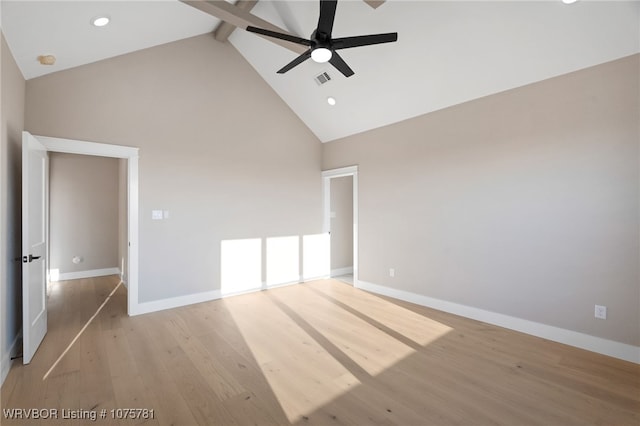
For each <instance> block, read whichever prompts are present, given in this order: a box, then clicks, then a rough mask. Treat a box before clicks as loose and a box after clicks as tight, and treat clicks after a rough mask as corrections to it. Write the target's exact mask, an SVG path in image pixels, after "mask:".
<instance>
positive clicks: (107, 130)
mask: <svg viewBox="0 0 640 426" xmlns="http://www.w3.org/2000/svg"><path fill="white" fill-rule="evenodd" d="M26 128H27V130H29V131H30V132H31V133H33V134H37V135H46V136H53V137H64V138H69V139H79V140H88V141H94V142H103V143H111V144H119V145H128V146H136V147H139V148H140V161H139V167H140V171H139V173H140V175H139V184H140V284H139V291H140V293H139V300H140V302H147V301H153V300H160V299H164V298H170V297H176V296H182V295H188V294H194V293H199V292H205V291H211V290H216V289H219V288H220V258H221V253H220V251H221V250H220V247H221V241H222V240H227V239H242V238H266V237H272V236H292V235H305V234H315V233H319V232H321V229H322V208H321V205H322V196H321V195H322V181H321V174H320V172H321V149H322V147H321V144H320V142H319V141H318V140H317V138H316V137H315V136H314V135H313V134H312V133H311V132H310V131H309V130H308V129H307V128H306V127H305V126H304V124H303V123H302V122H301V121H300V120H299V119H298V118H297V116H296V115H295V114H294V113H293V112H292V111H291V110H290V109H289V107H288V106H287V105H286V104H285V103H284V102H282V100H281V99H280V98H279V97H278V96H277V95H276V94H275V93H274V92H273V90H272V89H271V88H270V87H269V86H268V85H267V84H266V83H265V82H264V80H263V79H262V78H261V77H260V76H259V75H258V74H257V73H256V72H255V71H254V70H253V68H252V67H251V66H250V65H249V64H248V63H247V62H246V61H245V60H244V58H242V56H241V55H240V54H239V53H238V52H237V51H236V50H235V49H234V48H233V47H232V46H231V45H229V44H223V43H219V42H216V41H215V40H214V39H213V38H212V37H211V35H203V36H199V37H194V38H190V39H186V40H182V41H178V42H175V43H171V44H166V45H162V46H158V47H154V48H150V49H147V50H143V51H139V52H135V53H131V54H128V55H123V56H120V57H116V58H113V59H110V60H106V61H101V62H97V63H93V64H90V65H86V66H83V67H78V68H74V69H71V70H67V71H62V72H58V73H55V74H51V75H47V76H43V77H40V78H36V79H32V80H29V81H28V82H27V88H26ZM152 210H167V211H168V212H169V218H168V219H166V220H151V211H152Z"/></svg>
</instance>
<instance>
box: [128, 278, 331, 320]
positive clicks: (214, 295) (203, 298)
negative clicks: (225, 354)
mask: <svg viewBox="0 0 640 426" xmlns="http://www.w3.org/2000/svg"><path fill="white" fill-rule="evenodd" d="M321 278H327V277H321ZM315 279H317V278H311V279H310V278H307V279H305V280H303V279H302V277H300V281H291V282H285V283H278V284H269V285H267V284H266V283H263V284H262V287H260V288H251V289H247V290H241V291H235V292H228V293H224V294H223V293H222V290H212V291H205V292H202V293H196V294H189V295H186V296H178V297H172V298H170V299H162V300H154V301H152V302H143V303H138V305H137V307H136V308H135V310H134V311H133V312H131V313H130V315H142V314H150V313H152V312H157V311H163V310H165V309H173V308H179V307H181V306H187V305H193V304H195V303H203V302H210V301H212V300H217V299H221V298H224V297H232V296H239V295H241V294H248V293H256V292H258V291H263V290H269V289H275V288H279V287H286V286H290V285H297V284H300V283H302V282H305V281H312V280H315Z"/></svg>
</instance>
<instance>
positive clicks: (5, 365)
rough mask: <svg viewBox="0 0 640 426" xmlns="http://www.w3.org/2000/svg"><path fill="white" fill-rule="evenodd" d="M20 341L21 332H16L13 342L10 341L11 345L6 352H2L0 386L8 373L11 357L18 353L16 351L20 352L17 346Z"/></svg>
mask: <svg viewBox="0 0 640 426" xmlns="http://www.w3.org/2000/svg"><path fill="white" fill-rule="evenodd" d="M21 342H22V332H20V333H18V335H17V336H16V338H15V339H14V340H13V343H11V347H10V348H9V351H8V352H7V353H4V354H2V362H1V363H0V364H1V365H2V368H1V369H0V386H2V384H3V383H4V381H5V379H6V378H7V376H8V375H9V370H11V365H12V363H13V361H12V360H11V358H13V357H14V356H16V355H18V353H19V352H20V351H19V346H20V343H21Z"/></svg>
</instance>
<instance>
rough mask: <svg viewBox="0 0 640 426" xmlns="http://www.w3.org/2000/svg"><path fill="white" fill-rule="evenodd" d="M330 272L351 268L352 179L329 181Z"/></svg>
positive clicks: (341, 178)
mask: <svg viewBox="0 0 640 426" xmlns="http://www.w3.org/2000/svg"><path fill="white" fill-rule="evenodd" d="M330 188H331V189H330V191H331V201H330V205H331V270H336V269H341V268H352V267H353V177H352V176H342V177H338V178H332V179H331V180H330Z"/></svg>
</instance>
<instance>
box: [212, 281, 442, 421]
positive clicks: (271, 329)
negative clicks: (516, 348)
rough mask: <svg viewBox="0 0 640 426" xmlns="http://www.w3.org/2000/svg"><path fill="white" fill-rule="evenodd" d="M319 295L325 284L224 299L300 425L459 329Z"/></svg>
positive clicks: (367, 299) (386, 305) (391, 307)
mask: <svg viewBox="0 0 640 426" xmlns="http://www.w3.org/2000/svg"><path fill="white" fill-rule="evenodd" d="M318 288H322V282H321V281H319V282H312V283H308V284H305V285H303V286H294V287H286V288H282V289H279V290H277V291H270V292H266V293H253V294H248V295H244V296H242V297H238V298H230V299H224V303H225V306H226V307H227V309H228V311H229V312H230V313H231V316H232V317H233V320H234V322H235V323H236V326H237V327H238V329H239V330H240V333H241V334H242V336H243V338H244V340H245V342H246V344H247V346H248V347H249V349H250V351H251V353H252V355H253V357H254V358H255V360H256V362H257V364H258V366H259V367H260V369H261V370H262V373H263V375H264V377H265V379H266V380H267V382H268V383H269V386H270V387H271V389H272V391H273V393H274V395H275V396H276V398H277V399H278V401H279V403H280V405H281V407H282V409H283V411H284V412H285V414H286V415H287V417H288V418H289V420H290V421H292V422H294V421H298V420H300V418H301V416H305V415H308V414H310V413H312V412H314V411H315V410H317V409H318V408H320V407H322V406H324V405H325V404H327V403H328V402H330V401H332V400H335V399H336V398H339V397H340V396H342V395H343V394H345V393H346V392H349V391H352V390H353V389H354V388H355V387H356V386H358V385H359V384H361V383H362V381H363V380H367V379H369V378H371V377H375V376H378V375H380V374H382V373H384V372H385V371H388V370H390V369H393V368H394V366H395V365H396V364H398V363H399V362H401V361H402V360H404V359H406V358H407V357H409V356H410V355H412V354H415V353H416V352H417V350H416V345H415V344H414V343H413V342H420V345H428V344H429V343H431V342H433V341H434V340H436V339H438V338H440V337H442V336H444V335H445V334H447V333H448V332H449V331H451V330H452V329H451V328H450V327H448V326H446V325H444V324H440V323H438V322H437V321H433V320H430V319H428V318H425V317H423V316H421V315H419V314H417V313H415V312H412V311H410V310H408V309H405V308H403V307H401V306H398V305H396V304H394V303H392V302H388V301H385V300H384V299H380V298H375V297H373V296H371V295H368V294H367V293H364V292H361V291H358V290H355V291H356V292H357V294H351V295H350V294H348V293H347V294H333V296H335V299H333V300H332V298H330V297H326V296H327V295H328V294H329V293H323V292H322V291H321V290H318ZM351 290H352V291H354V290H353V289H351ZM357 297H361V298H363V299H364V300H363V301H362V303H358V302H357V300H356V299H357ZM265 299H266V300H265ZM269 300H271V302H272V303H268V301H269ZM345 301H347V302H348V303H346V302H345ZM336 302H338V303H336ZM366 303H369V304H370V305H371V306H367V305H366ZM398 317H405V318H402V319H400V318H398ZM380 324H383V325H384V326H383V327H381V326H380ZM273 342H283V343H280V344H277V345H276V344H273ZM412 346H413V347H412Z"/></svg>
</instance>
